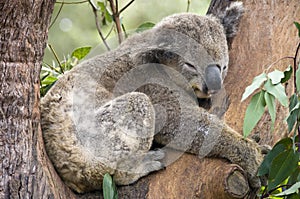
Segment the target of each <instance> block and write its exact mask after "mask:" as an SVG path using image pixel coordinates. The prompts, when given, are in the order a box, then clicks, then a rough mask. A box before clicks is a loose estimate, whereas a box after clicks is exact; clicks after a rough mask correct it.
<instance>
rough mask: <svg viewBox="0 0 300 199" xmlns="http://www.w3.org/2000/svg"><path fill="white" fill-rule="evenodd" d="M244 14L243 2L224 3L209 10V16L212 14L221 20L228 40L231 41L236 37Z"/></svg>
mask: <svg viewBox="0 0 300 199" xmlns="http://www.w3.org/2000/svg"><path fill="white" fill-rule="evenodd" d="M225 2H226V3H225ZM243 13H244V7H243V2H239V1H235V2H230V3H228V1H224V2H222V3H221V5H212V6H211V7H210V8H209V10H208V14H212V15H214V16H215V17H217V18H219V19H220V22H221V23H222V24H223V26H224V29H225V32H226V37H227V40H231V39H232V38H233V37H234V36H235V35H236V33H237V31H238V26H239V22H240V19H241V17H242V15H243Z"/></svg>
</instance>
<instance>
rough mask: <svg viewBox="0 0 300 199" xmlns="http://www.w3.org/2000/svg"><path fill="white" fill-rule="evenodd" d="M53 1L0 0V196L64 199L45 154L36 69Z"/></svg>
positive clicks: (42, 53)
mask: <svg viewBox="0 0 300 199" xmlns="http://www.w3.org/2000/svg"><path fill="white" fill-rule="evenodd" d="M53 5H54V1H46V0H45V1H43V0H37V1H27V0H22V1H20V0H13V1H4V0H2V1H0V36H1V37H0V150H1V151H0V162H1V164H0V198H53V197H54V198H59V196H60V197H61V198H66V196H67V198H70V197H69V196H68V195H67V194H66V193H68V192H67V191H64V188H65V187H64V186H63V184H62V183H61V182H60V180H59V178H58V177H57V175H56V173H55V172H54V170H53V168H52V166H51V164H50V162H49V161H48V160H47V159H46V157H45V151H44V149H43V141H42V138H41V128H40V111H39V98H40V95H39V76H40V75H39V74H40V67H41V63H42V58H43V55H44V48H45V46H46V41H47V34H48V30H47V28H48V24H49V21H50V16H51V14H52V10H53Z"/></svg>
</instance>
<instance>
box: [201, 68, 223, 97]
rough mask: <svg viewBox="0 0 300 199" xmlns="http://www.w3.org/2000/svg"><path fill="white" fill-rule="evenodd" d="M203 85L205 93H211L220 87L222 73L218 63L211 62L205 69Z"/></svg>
mask: <svg viewBox="0 0 300 199" xmlns="http://www.w3.org/2000/svg"><path fill="white" fill-rule="evenodd" d="M205 84H206V85H205V87H206V88H204V89H206V90H207V93H209V94H213V93H215V92H217V91H218V90H220V89H221V88H222V75H221V70H220V67H219V66H218V65H215V64H211V65H208V66H207V67H206V69H205Z"/></svg>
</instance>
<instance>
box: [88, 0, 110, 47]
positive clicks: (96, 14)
mask: <svg viewBox="0 0 300 199" xmlns="http://www.w3.org/2000/svg"><path fill="white" fill-rule="evenodd" d="M89 3H90V5H91V6H92V9H93V13H94V16H95V22H96V28H97V30H98V33H99V36H100V38H101V40H102V41H103V43H104V45H105V47H106V49H107V50H109V51H110V47H109V46H108V44H107V42H106V40H105V38H104V36H103V34H102V31H101V28H100V24H99V17H98V13H97V11H98V10H97V8H96V7H95V6H94V4H93V2H92V1H91V0H89Z"/></svg>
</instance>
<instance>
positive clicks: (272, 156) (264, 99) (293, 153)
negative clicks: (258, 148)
mask: <svg viewBox="0 0 300 199" xmlns="http://www.w3.org/2000/svg"><path fill="white" fill-rule="evenodd" d="M295 25H296V27H297V29H298V33H299V37H300V24H299V23H297V22H295ZM299 51H300V42H299V43H298V45H297V48H296V51H295V55H294V56H293V57H290V56H288V57H283V58H281V59H279V60H277V61H276V62H274V63H272V64H271V65H270V66H269V67H268V68H267V69H266V70H265V71H264V72H263V73H262V74H260V75H258V76H256V77H255V78H254V79H253V82H252V84H251V85H250V86H248V87H247V88H246V89H245V92H244V94H243V96H242V101H243V100H245V99H246V98H248V97H249V96H250V95H252V94H253V93H255V91H257V90H258V91H257V92H256V93H255V94H254V95H253V96H252V98H251V100H250V104H249V106H248V107H247V110H246V114H245V119H244V125H243V133H244V136H245V137H246V136H248V135H249V134H250V132H251V131H252V130H253V129H254V127H255V126H256V125H257V123H258V121H259V120H260V119H261V117H262V115H263V114H264V112H265V107H267V109H268V112H269V114H270V116H271V120H272V129H273V127H274V124H275V119H276V101H275V100H277V101H278V102H279V103H280V104H281V105H282V106H284V107H287V108H289V115H288V117H287V118H286V122H287V125H288V133H290V132H292V131H293V130H294V136H293V137H292V138H283V139H281V140H280V141H279V142H277V143H276V144H275V146H274V147H273V149H272V150H271V151H270V152H269V153H268V155H266V157H265V158H264V160H263V162H262V164H261V165H260V167H259V170H258V176H265V177H267V179H268V181H267V185H266V186H265V187H264V188H263V192H262V193H261V195H260V198H269V197H271V198H273V197H284V198H288V199H292V198H299V195H298V191H299V189H300V183H299V180H300V168H299V166H298V165H299V154H300V145H299V138H300V65H299V61H298V63H297V60H298V54H299ZM283 59H292V60H293V65H292V66H288V67H287V68H286V70H285V71H279V70H276V69H275V70H273V71H272V72H269V70H270V69H271V68H272V67H273V66H274V65H275V64H277V63H278V62H279V61H281V60H283ZM298 65H299V66H298ZM297 66H298V67H297ZM292 74H293V75H294V77H293V85H294V94H293V95H292V96H291V97H290V98H288V96H287V95H286V92H285V87H284V86H283V84H285V83H286V82H287V81H289V80H290V79H291V76H292Z"/></svg>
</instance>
